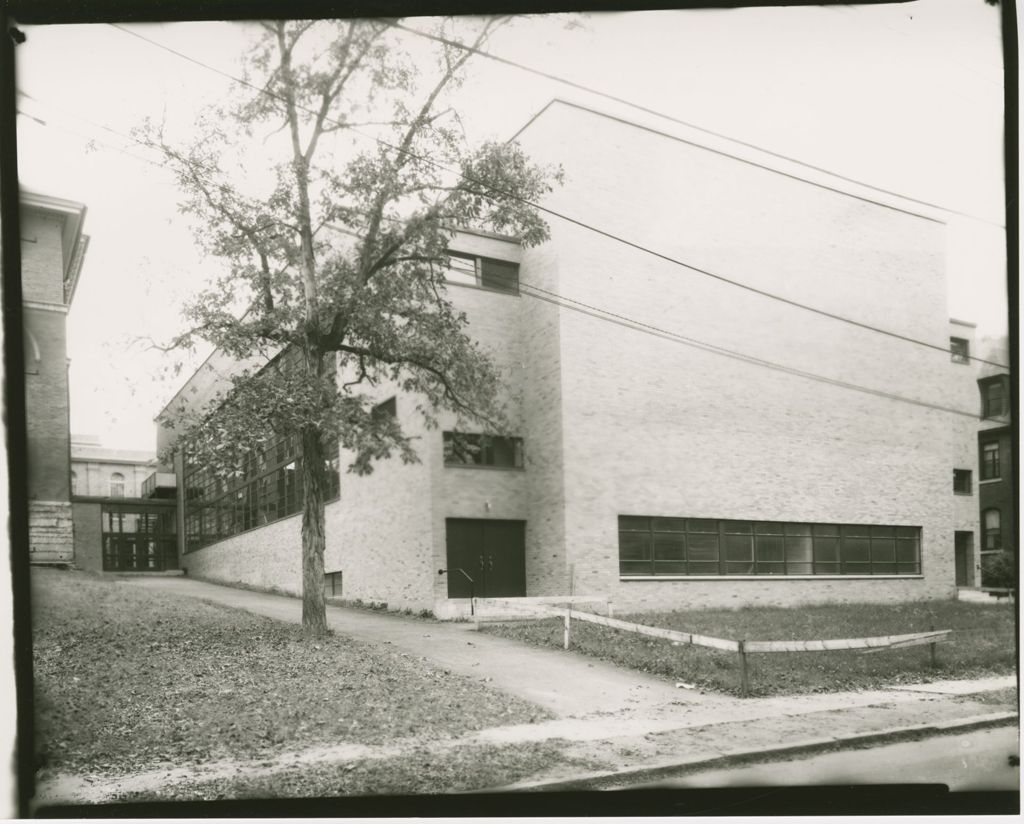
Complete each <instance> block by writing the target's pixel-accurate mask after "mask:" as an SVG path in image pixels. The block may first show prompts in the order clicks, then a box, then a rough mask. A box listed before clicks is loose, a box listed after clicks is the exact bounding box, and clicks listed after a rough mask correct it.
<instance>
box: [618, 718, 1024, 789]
mask: <svg viewBox="0 0 1024 824" xmlns="http://www.w3.org/2000/svg"><path fill="white" fill-rule="evenodd" d="M1019 755H1020V741H1019V736H1018V733H1017V730H1016V729H1015V728H1013V727H999V728H995V729H982V730H974V731H972V732H967V733H963V734H961V735H948V736H942V737H931V738H926V739H923V740H920V741H903V742H900V743H897V744H882V745H879V746H875V747H872V748H871V749H866V750H846V751H843V752H830V753H824V754H814V755H803V756H798V757H795V758H793V759H789V760H786V761H779V762H771V763H767V764H754V765H750V766H738V767H728V768H725V769H717V770H704V771H701V772H698V773H693V774H689V775H682V776H678V777H676V776H665V777H664V778H662V779H660V780H657V781H653V782H649V781H644V782H641V783H640V784H635V785H633V787H634V788H636V787H641V786H642V787H649V788H655V787H657V788H666V789H667V788H673V789H697V788H706V787H780V786H781V787H787V786H805V787H807V786H842V785H849V784H874V785H878V784H945V785H946V786H947V787H949V789H950V791H951V792H964V791H970V792H989V791H993V790H995V791H1000V790H1003V791H1005V790H1011V791H1013V790H1017V789H1019V788H1020V766H1019Z"/></svg>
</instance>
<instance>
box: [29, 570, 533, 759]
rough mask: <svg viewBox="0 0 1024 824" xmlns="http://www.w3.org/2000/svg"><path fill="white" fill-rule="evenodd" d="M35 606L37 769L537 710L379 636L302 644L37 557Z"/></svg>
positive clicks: (245, 617)
mask: <svg viewBox="0 0 1024 824" xmlns="http://www.w3.org/2000/svg"><path fill="white" fill-rule="evenodd" d="M37 573H38V574H37ZM33 606H34V611H35V614H34V626H33V636H34V647H35V649H34V654H35V689H36V711H37V712H36V719H37V745H38V747H39V750H40V755H41V757H42V759H43V760H44V761H45V763H46V766H47V768H49V769H62V770H74V771H83V772H107V773H111V774H121V773H130V772H135V771H138V770H143V769H147V768H150V767H157V766H162V765H166V764H175V765H179V764H186V763H202V762H205V761H210V760H216V759H221V758H251V757H257V756H262V755H265V754H270V753H273V752H275V751H280V750H282V749H289V748H295V747H301V746H303V745H306V744H317V743H338V742H352V743H363V744H381V743H386V742H388V741H390V740H393V739H395V738H402V737H408V736H412V735H422V736H427V737H435V738H436V737H439V736H448V735H458V734H461V733H465V732H470V731H473V730H477V729H482V728H484V727H487V726H493V725H496V724H505V723H510V722H511V723H515V722H520V721H522V722H525V721H527V720H528V719H530V718H531V717H532V716H535V715H536V714H537V709H536V707H534V706H533V705H531V704H528V703H526V702H525V701H518V700H510V699H508V697H507V696H505V695H502V694H499V693H495V692H494V691H493V690H490V689H489V688H487V687H485V686H483V685H481V684H480V683H479V682H478V681H477V680H475V679H468V678H463V677H460V676H457V675H454V674H452V673H451V672H450V671H448V670H443V669H440V668H435V667H433V666H431V665H429V664H427V663H426V662H425V661H424V659H422V658H419V657H410V656H405V655H402V654H400V653H398V652H395V651H394V650H393V649H391V648H388V647H384V646H380V647H371V646H368V645H364V644H360V643H357V642H355V641H353V640H352V639H350V638H347V637H345V636H342V635H332V636H329V637H327V638H320V639H317V641H316V642H315V643H313V642H311V641H309V640H307V639H305V638H304V637H303V634H302V630H301V628H300V627H298V626H292V625H288V624H282V623H278V622H275V621H272V620H270V619H267V618H262V617H259V616H256V615H252V614H250V613H246V612H241V611H236V610H231V609H227V608H224V607H220V606H216V605H212V604H208V603H205V602H200V601H196V600H192V599H176V598H173V597H171V596H167V595H163V594H159V593H153V592H148V591H146V590H144V589H142V588H138V587H134V586H131V585H125V584H121V583H115V582H111V581H107V580H101V579H97V578H94V577H91V576H88V575H85V574H83V573H75V572H60V571H56V570H35V571H34V572H33ZM508 708H511V712H509V709H508Z"/></svg>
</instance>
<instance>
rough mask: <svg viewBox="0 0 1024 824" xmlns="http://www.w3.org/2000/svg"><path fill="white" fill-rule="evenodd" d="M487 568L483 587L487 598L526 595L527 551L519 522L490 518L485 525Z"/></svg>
mask: <svg viewBox="0 0 1024 824" xmlns="http://www.w3.org/2000/svg"><path fill="white" fill-rule="evenodd" d="M484 555H485V559H486V564H487V566H486V570H485V573H484V590H485V593H486V597H488V598H515V597H522V596H524V595H526V553H525V548H524V544H523V523H522V521H491V522H486V521H485V526H484Z"/></svg>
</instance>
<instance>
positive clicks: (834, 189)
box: [507, 97, 946, 224]
mask: <svg viewBox="0 0 1024 824" xmlns="http://www.w3.org/2000/svg"><path fill="white" fill-rule="evenodd" d="M556 103H561V104H562V105H563V106H569V107H571V108H574V109H579V110H580V111H584V112H587V113H588V114H593V115H597V116H598V117H604V118H606V119H608V120H613V121H615V122H617V123H621V124H623V125H625V126H632V127H633V128H635V129H640V130H642V131H645V132H650V133H651V134H655V135H658V136H659V137H665V138H668V139H669V140H674V141H676V142H677V143H685V144H686V145H688V146H693V147H695V148H698V149H703V150H705V151H708V152H712V153H713V154H717V155H721V156H723V157H728V158H730V159H732V160H736V161H739V162H740V163H745V164H747V165H748V166H755V167H757V168H758V169H764V170H765V171H767V172H774V173H775V174H778V175H782V176H783V177H788V178H790V179H792V180H797V181H799V182H801V183H807V184H808V185H810V186H817V187H818V188H819V189H826V190H827V191H830V192H835V193H836V194H840V195H845V196H847V197H852V198H855V199H856V200H862V201H864V202H866V203H872V204H874V205H875V206H882V207H883V208H886V209H892V210H893V211H896V212H903V213H904V214H908V215H912V216H913V217H919V218H922V219H923V220H929V221H931V222H933V223H941V224H945V223H946V220H945V219H944V218H941V217H936V216H935V215H934V214H926V213H925V212H924V211H921V210H916V209H911V208H909V207H903V206H896V205H894V204H892V203H886V202H884V201H881V200H875V199H874V198H870V197H867V196H866V195H862V194H857V193H856V192H853V191H850V190H849V189H846V188H839V187H838V186H830V185H828V184H826V183H820V182H818V181H816V180H812V179H810V178H808V177H803V176H801V175H798V174H794V173H793V172H786V171H783V170H782V169H779V168H776V167H775V166H769V165H767V164H765V163H759V162H757V161H756V160H751V159H749V158H745V157H742V156H741V155H737V154H733V153H732V152H727V151H725V150H724V149H719V148H716V147H714V146H710V145H708V144H707V143H701V142H699V141H697V140H692V139H689V138H685V137H680V136H679V135H675V134H672V133H670V132H665V131H662V130H660V129H656V128H654V127H653V126H647V125H644V124H643V123H637V122H636V121H635V120H628V119H626V118H624V117H619V116H618V115H614V114H609V113H608V112H603V111H601V110H600V109H592V108H590V107H589V106H584V105H582V104H581V103H575V102H573V101H571V100H565V99H564V98H561V97H553V98H552V99H551V100H549V101H548V102H547V103H546V104H545V105H544V107H543V108H542V109H541V110H540V111H539V112H537V113H536V114H535V115H534V116H533V117H531V118H530V119H529V120H528V121H526V123H525V124H524V125H523V126H522V127H521V128H520V129H519V130H518V131H517V132H516V133H515V134H514V135H512V137H510V138H509V139H508V141H507V142H509V143H511V142H512V141H514V140H517V139H518V138H519V136H520V135H521V134H522V133H523V132H524V131H526V130H527V129H528V128H529V127H530V126H531V125H533V123H534V122H535V121H536V120H538V119H539V118H540V117H541V115H543V114H544V113H545V112H546V111H547V110H548V109H550V108H551V107H552V106H553V105H554V104H556ZM743 145H748V144H743ZM750 148H751V151H756V152H759V153H761V154H768V156H769V157H770V156H771V154H770V153H766V152H765V151H764V150H763V149H758V148H756V147H753V146H751V147H750ZM821 174H823V175H827V176H829V177H832V178H837V177H838V176H837V175H836V174H834V173H832V172H827V171H824V170H821ZM891 196H892V197H894V198H897V199H899V200H901V201H909V200H911V198H907V197H905V196H903V195H899V194H896V193H895V192H893V193H891ZM936 211H941V210H939V209H936Z"/></svg>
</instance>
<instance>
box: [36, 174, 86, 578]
mask: <svg viewBox="0 0 1024 824" xmlns="http://www.w3.org/2000/svg"><path fill="white" fill-rule="evenodd" d="M85 211H86V207H85V206H84V205H82V204H81V203H74V202H72V201H70V200H62V199H60V198H55V197H49V196H46V195H40V194H33V193H29V192H24V193H22V196H21V261H22V295H23V304H22V317H23V320H24V334H25V342H24V345H25V407H26V411H27V435H28V443H27V446H28V450H27V454H28V468H27V469H28V476H27V479H26V481H27V484H28V498H29V513H28V515H29V559H30V561H31V563H71V562H72V560H73V547H72V520H71V483H70V435H69V430H68V427H69V408H70V406H69V399H68V357H67V331H66V319H67V313H68V310H69V308H70V306H71V301H72V298H73V297H74V294H75V286H76V285H77V283H78V275H79V272H80V271H81V267H82V260H83V258H84V255H85V250H86V247H87V245H88V240H89V239H88V237H86V236H85V235H83V234H82V224H83V221H84V219H85Z"/></svg>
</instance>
